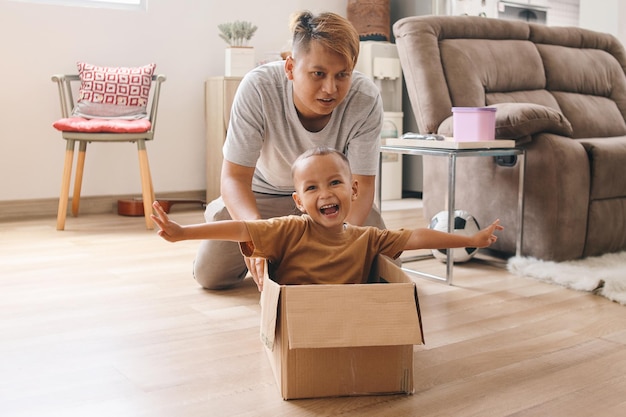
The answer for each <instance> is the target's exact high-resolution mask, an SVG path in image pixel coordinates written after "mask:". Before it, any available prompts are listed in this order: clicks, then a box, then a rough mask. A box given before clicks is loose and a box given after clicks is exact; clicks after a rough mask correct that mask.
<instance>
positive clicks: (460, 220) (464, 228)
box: [428, 210, 480, 263]
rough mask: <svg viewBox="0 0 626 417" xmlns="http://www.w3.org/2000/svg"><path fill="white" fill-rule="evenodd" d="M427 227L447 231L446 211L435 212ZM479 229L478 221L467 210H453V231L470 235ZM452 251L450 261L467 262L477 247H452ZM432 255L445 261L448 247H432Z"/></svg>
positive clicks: (476, 250) (474, 253)
mask: <svg viewBox="0 0 626 417" xmlns="http://www.w3.org/2000/svg"><path fill="white" fill-rule="evenodd" d="M428 228H429V229H433V230H439V231H440V232H447V231H448V211H447V210H446V211H440V212H439V213H437V214H435V216H434V217H433V218H432V219H431V221H430V224H429V225H428ZM479 230H480V226H478V222H477V221H476V219H475V218H474V216H472V215H471V214H469V213H468V212H467V211H463V210H455V211H454V233H460V234H463V235H467V236H471V235H473V234H475V233H476V232H478V231H479ZM449 250H451V251H452V261H453V262H454V263H457V262H467V261H469V260H470V259H472V257H473V256H474V255H476V252H478V248H454V249H449ZM432 252H433V256H434V257H435V258H437V259H439V260H440V261H442V262H446V261H447V253H448V249H433V251H432Z"/></svg>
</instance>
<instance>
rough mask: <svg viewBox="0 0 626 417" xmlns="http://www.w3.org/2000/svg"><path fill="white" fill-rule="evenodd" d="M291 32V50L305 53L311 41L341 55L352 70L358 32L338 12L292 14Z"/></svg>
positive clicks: (357, 43)
mask: <svg viewBox="0 0 626 417" xmlns="http://www.w3.org/2000/svg"><path fill="white" fill-rule="evenodd" d="M290 29H291V32H292V33H293V40H292V50H293V51H294V52H295V51H297V50H302V51H303V52H305V53H307V52H308V51H309V50H310V48H311V46H310V45H311V42H312V41H317V42H319V43H320V44H321V45H323V46H324V47H325V48H328V49H329V50H331V51H334V52H336V53H338V54H339V55H341V56H343V57H344V58H345V59H346V61H347V62H348V63H349V64H350V65H351V68H350V70H353V69H354V67H355V65H356V61H357V59H358V57H359V47H360V43H359V33H358V32H357V30H356V29H355V28H354V26H353V25H352V23H350V21H349V20H348V19H346V18H344V17H342V16H339V15H338V14H335V13H331V12H324V13H319V14H317V15H314V14H313V13H311V12H310V11H308V10H305V11H302V12H299V13H296V14H295V15H293V17H292V19H291V24H290Z"/></svg>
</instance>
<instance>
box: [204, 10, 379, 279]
mask: <svg viewBox="0 0 626 417" xmlns="http://www.w3.org/2000/svg"><path fill="white" fill-rule="evenodd" d="M291 29H292V32H293V41H292V54H291V56H289V57H288V58H287V59H286V60H285V61H284V62H274V63H269V64H266V65H263V66H261V67H258V68H256V69H254V70H252V71H251V72H250V73H248V74H247V75H246V76H245V77H244V79H243V80H242V82H241V84H240V85H239V88H238V90H237V94H236V96H235V99H234V102H233V108H232V111H231V118H230V124H229V128H228V133H227V137H226V142H225V143H224V148H223V153H224V162H223V165H222V174H221V194H222V195H221V197H220V198H218V199H216V200H214V201H213V202H211V203H210V204H209V205H208V206H207V209H206V212H205V219H206V221H207V222H213V221H219V220H228V219H234V220H253V219H262V218H271V217H277V216H284V215H288V214H299V211H298V210H297V208H296V206H295V204H294V201H293V199H292V197H291V194H292V192H293V191H294V187H293V183H292V179H291V171H290V170H291V164H292V163H293V162H294V161H295V159H296V158H297V157H298V156H299V155H300V154H301V153H302V152H304V151H305V150H307V149H310V148H312V147H315V146H321V145H324V146H329V147H332V148H335V149H337V150H340V151H341V152H343V153H344V154H345V155H346V156H347V158H348V160H349V161H350V165H351V166H352V170H353V173H354V178H355V179H356V180H357V181H358V183H359V184H360V192H359V198H358V199H357V200H356V201H355V202H354V204H353V205H352V208H351V211H350V213H349V215H348V217H347V222H349V223H351V224H354V225H359V226H360V225H372V226H377V227H379V228H384V223H383V221H382V218H381V216H380V213H379V212H378V211H377V210H376V209H375V208H373V201H374V190H375V177H376V173H377V171H378V161H379V142H380V131H381V128H382V120H383V109H382V100H381V98H380V93H379V90H378V88H377V87H376V85H374V83H373V82H372V81H371V80H369V79H368V78H367V77H365V76H364V75H362V74H359V73H355V72H353V69H354V66H355V64H356V61H357V58H358V54H359V35H358V33H357V31H356V30H355V29H354V27H353V26H352V24H351V23H350V22H349V21H348V20H346V19H345V18H343V17H341V16H339V15H336V14H334V13H321V14H319V15H313V14H312V13H310V12H308V11H305V12H301V13H299V14H297V15H295V16H294V19H293V20H292V23H291ZM262 266H263V261H262V260H260V259H253V258H243V257H242V255H241V252H240V251H239V247H238V245H237V243H235V242H230V241H215V240H207V241H203V242H202V243H201V245H200V248H199V250H198V255H197V257H196V260H195V263H194V276H195V278H196V280H197V281H198V282H199V283H200V285H202V286H203V287H204V288H207V289H222V288H228V287H231V286H233V285H235V284H237V283H238V282H240V281H241V280H242V279H243V278H244V277H245V276H246V273H247V271H248V270H249V271H250V273H251V274H252V275H253V277H258V276H259V275H260V274H262Z"/></svg>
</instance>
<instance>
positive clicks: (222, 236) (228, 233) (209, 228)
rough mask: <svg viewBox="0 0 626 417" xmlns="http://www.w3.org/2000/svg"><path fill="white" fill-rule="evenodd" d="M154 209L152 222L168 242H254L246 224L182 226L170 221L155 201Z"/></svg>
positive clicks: (219, 223)
mask: <svg viewBox="0 0 626 417" xmlns="http://www.w3.org/2000/svg"><path fill="white" fill-rule="evenodd" d="M152 207H154V210H155V212H156V215H154V214H153V215H152V216H151V218H152V221H154V223H156V225H157V226H158V227H159V229H160V230H159V231H158V232H157V233H158V235H159V236H161V237H162V238H163V239H165V240H167V241H168V242H178V241H180V240H189V239H211V240H231V241H234V242H249V241H250V240H252V238H251V237H250V234H249V233H248V228H247V227H246V225H245V223H244V222H242V221H237V220H224V221H219V222H213V223H201V224H191V225H188V226H181V225H179V224H178V223H176V222H175V221H172V220H170V218H169V217H168V215H167V214H166V213H165V211H164V210H163V207H161V205H160V204H159V203H158V201H155V202H154V203H152Z"/></svg>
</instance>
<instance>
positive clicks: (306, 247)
mask: <svg viewBox="0 0 626 417" xmlns="http://www.w3.org/2000/svg"><path fill="white" fill-rule="evenodd" d="M246 226H247V227H248V232H249V233H250V236H251V237H252V242H245V243H241V244H240V248H241V252H242V253H243V254H244V255H245V256H249V257H258V258H266V259H267V260H268V261H269V263H270V271H271V273H272V276H273V278H274V279H275V280H276V281H277V282H278V283H279V284H359V283H365V282H367V278H368V276H369V273H370V270H371V267H372V263H373V261H374V259H375V258H376V256H377V255H378V254H383V255H386V256H389V257H390V258H397V257H398V256H400V254H401V253H402V250H403V248H404V246H405V245H406V242H407V241H408V239H409V236H410V234H411V231H410V230H404V229H399V230H381V229H378V228H375V227H359V226H352V225H349V224H346V225H345V227H344V230H343V232H342V233H340V234H334V233H329V231H328V230H326V229H324V228H323V227H322V226H320V225H318V224H316V223H315V222H313V221H312V219H311V217H310V216H308V215H306V214H305V215H302V216H295V215H293V216H285V217H277V218H273V219H267V220H251V221H246Z"/></svg>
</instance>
